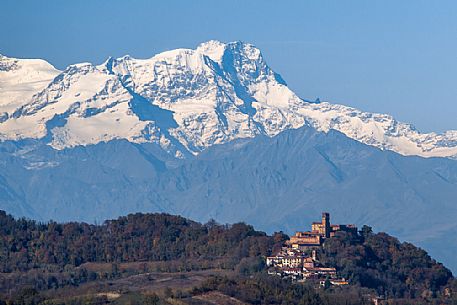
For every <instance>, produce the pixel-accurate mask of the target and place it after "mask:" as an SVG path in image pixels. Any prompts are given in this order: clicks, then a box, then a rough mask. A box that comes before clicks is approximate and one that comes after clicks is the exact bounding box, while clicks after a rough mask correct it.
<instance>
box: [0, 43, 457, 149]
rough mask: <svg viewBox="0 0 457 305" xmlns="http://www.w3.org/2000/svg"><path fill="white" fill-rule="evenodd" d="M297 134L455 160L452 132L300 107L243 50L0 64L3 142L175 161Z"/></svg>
mask: <svg viewBox="0 0 457 305" xmlns="http://www.w3.org/2000/svg"><path fill="white" fill-rule="evenodd" d="M304 125H308V126H312V127H314V128H315V129H317V130H318V131H324V132H328V131H329V130H331V129H335V130H338V131H340V132H342V133H344V134H345V135H347V136H348V137H350V138H352V139H355V140H358V141H360V142H362V143H365V144H368V145H372V146H376V147H378V148H381V149H387V150H392V151H395V152H398V153H400V154H403V155H418V156H423V157H456V156H457V131H448V132H446V133H443V134H436V133H428V134H425V133H420V132H419V131H417V130H416V129H414V128H413V127H412V126H411V125H409V124H404V123H400V122H397V121H396V120H395V119H394V118H392V117H391V116H389V115H383V114H372V113H366V112H362V111H359V110H356V109H354V108H351V107H347V106H343V105H336V104H331V103H327V102H309V101H305V100H302V99H301V98H299V97H298V96H297V95H296V94H295V93H294V92H292V91H291V90H290V89H289V88H288V87H287V85H286V83H285V82H284V81H283V80H282V78H281V77H280V76H279V75H278V74H276V73H275V72H274V71H273V70H271V69H270V68H269V66H268V65H267V64H266V62H265V60H264V59H263V57H262V54H261V52H260V51H259V50H258V49H257V48H255V47H254V46H253V45H250V44H246V43H241V42H233V43H227V44H224V43H221V42H218V41H209V42H206V43H203V44H201V45H200V46H198V47H197V48H196V49H195V50H191V49H177V50H173V51H168V52H163V53H160V54H158V55H156V56H154V57H152V58H149V59H134V58H131V57H130V56H124V57H121V58H117V59H114V58H109V59H108V60H107V61H106V62H104V63H103V64H101V65H98V66H96V65H93V64H90V63H82V64H76V65H71V66H69V67H67V68H66V69H65V70H64V71H57V70H56V69H55V68H54V67H52V65H50V64H48V63H46V62H45V61H42V60H25V59H14V58H8V57H5V56H2V57H0V140H21V139H27V138H32V139H44V140H45V141H46V142H48V143H49V144H50V145H51V146H52V147H54V148H56V149H63V148H69V147H75V146H78V145H89V144H96V143H99V142H107V141H110V140H114V139H126V140H128V141H130V142H134V143H148V142H151V143H157V144H159V145H160V146H161V147H162V148H163V149H165V150H166V151H167V152H169V153H171V154H172V155H174V156H176V157H178V158H182V157H185V155H187V154H189V153H190V154H198V153H200V152H201V151H203V150H204V149H206V148H208V147H211V146H213V145H215V144H223V143H227V142H230V141H232V140H235V139H241V138H253V137H255V136H257V135H267V136H270V137H271V136H275V135H277V134H279V133H280V132H282V131H284V130H286V129H296V128H299V127H302V126H304Z"/></svg>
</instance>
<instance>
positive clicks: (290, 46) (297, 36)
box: [0, 0, 457, 131]
mask: <svg viewBox="0 0 457 305" xmlns="http://www.w3.org/2000/svg"><path fill="white" fill-rule="evenodd" d="M0 38H1V39H0V53H2V54H4V55H7V56H12V57H28V58H31V57H35V58H44V59H46V60H48V61H49V62H51V63H52V64H54V65H55V66H56V67H58V68H64V67H65V66H66V65H68V64H71V63H76V62H82V61H90V62H94V63H101V62H102V61H104V60H105V59H106V58H107V57H108V56H122V55H125V54H130V55H131V56H133V57H138V58H147V57H151V56H152V55H154V54H156V53H158V52H161V51H164V50H168V49H174V48H179V47H186V48H194V47H195V46H197V45H198V44H199V43H200V42H203V41H206V40H210V39H218V40H221V41H234V40H242V41H245V42H250V43H253V44H255V45H256V46H258V47H259V48H260V49H261V50H262V52H263V54H264V56H265V58H266V60H267V62H268V63H269V65H270V66H271V67H272V68H273V69H274V70H275V71H276V72H278V73H280V74H281V75H282V76H283V78H284V79H285V80H286V82H287V83H288V84H289V86H290V87H291V88H292V89H293V90H294V91H295V92H297V93H298V94H299V95H300V96H301V97H303V98H307V99H315V98H316V97H319V98H320V99H321V100H328V101H331V102H335V103H341V104H345V105H350V106H354V107H356V108H359V109H361V110H365V111H373V112H381V113H390V114H392V115H393V116H395V117H396V118H397V119H400V120H402V121H405V122H409V123H412V124H413V125H415V126H416V127H417V128H418V129H420V130H421V131H444V130H446V129H457V120H456V118H457V73H456V72H457V2H456V1H419V0H416V1H325V0H319V1H318V0H316V1H303V0H302V1H268V0H259V1H247V0H244V1H235V0H233V1H216V0H211V1H205V0H201V1H198V0H195V1H174V0H166V1H162V0H161V1H140V0H133V1H119V0H110V1H96V0H92V1H84V0H80V1H50V0H49V1H21V0H12V1H10V0H2V4H1V9H0Z"/></svg>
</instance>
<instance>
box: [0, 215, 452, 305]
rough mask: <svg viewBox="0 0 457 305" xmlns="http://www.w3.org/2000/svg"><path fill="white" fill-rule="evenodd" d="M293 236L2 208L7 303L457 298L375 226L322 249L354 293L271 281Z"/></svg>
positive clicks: (417, 257) (0, 281)
mask: <svg viewBox="0 0 457 305" xmlns="http://www.w3.org/2000/svg"><path fill="white" fill-rule="evenodd" d="M287 239H288V236H287V235H285V234H283V233H281V232H279V233H275V234H274V235H273V236H268V235H267V234H265V233H264V232H259V231H256V230H255V229H254V228H253V227H252V226H250V225H247V224H244V223H237V224H233V225H220V224H217V223H216V222H214V221H210V222H208V223H206V224H200V223H198V222H194V221H191V220H188V219H185V218H183V217H180V216H173V215H168V214H131V215H128V216H125V217H120V218H118V219H117V220H111V221H107V222H105V223H103V224H101V225H89V224H85V223H75V222H73V223H65V224H60V223H56V222H49V223H39V222H36V221H32V220H27V219H14V218H13V217H11V216H10V215H7V214H6V213H5V212H0V272H1V273H0V293H1V296H0V300H2V299H3V300H4V301H5V302H6V301H8V302H9V303H10V304H39V303H46V304H106V303H113V302H115V303H116V302H117V304H124V303H123V302H125V304H127V303H129V304H144V303H146V304H168V303H170V302H171V303H173V302H174V301H173V300H177V299H179V302H182V303H181V304H206V303H204V302H209V301H208V299H211V298H213V297H214V298H218V299H221V300H225V301H221V302H222V303H221V304H232V303H231V302H235V303H236V302H241V303H248V304H364V303H365V304H370V302H371V300H370V297H371V296H378V295H384V296H385V297H387V299H388V300H389V302H390V303H389V304H424V303H430V304H455V302H457V296H455V293H454V291H457V284H456V281H455V280H454V278H453V276H452V273H451V272H450V271H449V270H448V269H447V268H445V267H444V266H443V265H441V264H439V263H437V262H436V261H435V260H433V259H432V258H431V257H430V256H429V255H428V254H427V253H426V252H425V251H423V250H421V249H419V248H417V247H415V246H414V245H412V244H409V243H401V242H399V241H398V240H397V239H395V238H393V237H391V236H389V235H387V234H385V233H377V234H375V233H373V232H371V229H370V228H369V227H367V226H365V227H363V228H362V231H361V232H360V233H359V234H357V236H354V235H350V234H345V233H343V232H341V233H338V234H337V235H336V236H335V237H332V238H330V239H328V240H326V242H325V243H324V245H323V247H322V248H321V249H320V250H319V251H318V255H319V259H320V260H321V261H322V262H323V263H325V264H326V265H329V266H333V267H335V268H337V271H338V273H339V274H340V276H343V277H345V278H347V279H348V280H349V282H350V285H349V286H348V287H344V288H342V287H326V288H316V287H317V286H316V285H315V283H313V282H305V283H297V282H293V281H291V280H290V279H281V278H279V277H275V276H270V275H267V274H266V271H265V264H264V257H265V256H267V255H270V254H271V253H274V252H275V251H277V250H278V249H279V248H280V247H281V245H282V244H283V243H284V241H285V240H287ZM165 275H166V276H165ZM108 296H109V297H108ZM135 302H136V303H135ZM453 302H454V303H453ZM171 303H170V304H171ZM235 303H233V304H235ZM173 304H174V303H173ZM208 304H211V303H208ZM237 304H238V303H237Z"/></svg>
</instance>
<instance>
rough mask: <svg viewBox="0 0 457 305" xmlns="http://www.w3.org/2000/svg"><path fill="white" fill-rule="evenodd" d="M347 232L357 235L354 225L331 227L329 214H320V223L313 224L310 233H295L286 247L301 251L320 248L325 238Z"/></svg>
mask: <svg viewBox="0 0 457 305" xmlns="http://www.w3.org/2000/svg"><path fill="white" fill-rule="evenodd" d="M341 231H344V232H348V233H353V234H357V227H356V226H355V225H332V224H330V214H329V213H326V212H324V213H322V221H321V222H313V223H312V224H311V231H304V232H296V233H295V235H293V236H291V237H290V240H289V241H288V245H289V246H290V247H291V248H293V249H300V250H303V249H305V248H309V247H318V246H321V245H322V243H323V242H324V240H325V239H326V238H330V237H333V236H335V234H336V232H341Z"/></svg>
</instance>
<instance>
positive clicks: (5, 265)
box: [0, 211, 282, 272]
mask: <svg viewBox="0 0 457 305" xmlns="http://www.w3.org/2000/svg"><path fill="white" fill-rule="evenodd" d="M0 234H1V239H0V272H14V271H27V270H29V269H31V268H37V267H42V266H45V265H49V264H55V265H59V266H65V265H73V266H79V265H81V264H83V263H87V262H108V263H110V262H117V263H121V262H138V261H170V260H179V259H201V260H212V259H216V258H225V259H227V263H229V262H230V263H232V262H236V261H239V260H240V259H241V258H243V257H248V256H265V255H268V254H270V251H271V249H272V248H273V246H274V243H275V241H274V238H273V237H271V236H267V235H266V234H265V233H264V232H259V231H255V230H254V228H253V227H252V226H249V225H246V224H244V223H237V224H233V225H219V224H217V223H215V222H209V223H207V224H205V225H202V224H200V223H197V222H194V221H191V220H188V219H185V218H183V217H180V216H172V215H168V214H130V215H128V216H125V217H120V218H118V219H117V220H110V221H106V222H105V223H104V224H102V225H90V224H86V223H76V222H70V223H65V224H60V223H56V222H49V223H38V222H35V221H33V220H26V219H18V220H15V219H14V218H13V217H12V216H10V215H6V214H5V212H3V211H1V212H0ZM278 242H279V243H281V242H282V240H278Z"/></svg>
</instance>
